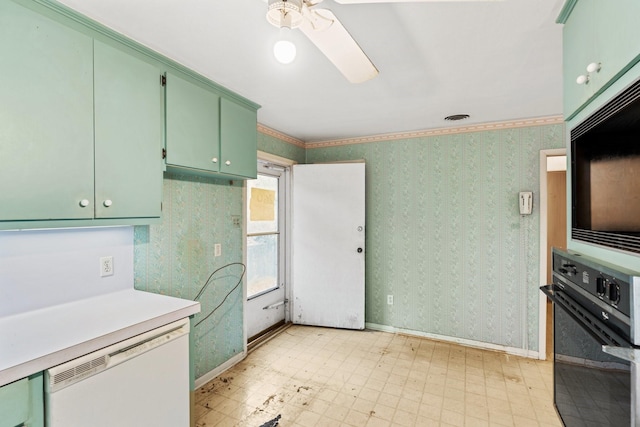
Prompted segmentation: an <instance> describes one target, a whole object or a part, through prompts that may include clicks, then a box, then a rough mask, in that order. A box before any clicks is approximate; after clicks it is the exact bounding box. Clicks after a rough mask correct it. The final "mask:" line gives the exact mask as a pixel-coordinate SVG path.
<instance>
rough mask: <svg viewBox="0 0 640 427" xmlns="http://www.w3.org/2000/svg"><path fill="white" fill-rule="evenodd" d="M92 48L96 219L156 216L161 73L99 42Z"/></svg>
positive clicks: (159, 196) (159, 199) (159, 185)
mask: <svg viewBox="0 0 640 427" xmlns="http://www.w3.org/2000/svg"><path fill="white" fill-rule="evenodd" d="M94 49H95V50H94V58H95V59H94V64H95V65H94V69H95V87H94V93H95V217H96V218H154V217H155V218H157V217H160V213H161V212H160V210H161V203H162V169H163V165H162V113H163V111H162V86H161V84H160V71H159V70H158V68H157V67H155V66H153V65H151V64H149V63H147V62H144V61H142V60H140V59H138V58H136V57H134V56H132V55H129V54H126V53H124V52H123V51H121V50H119V49H116V48H114V47H112V46H109V45H107V44H105V43H102V42H100V41H98V40H96V41H95V47H94Z"/></svg>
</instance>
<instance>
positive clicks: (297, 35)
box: [60, 0, 563, 142]
mask: <svg viewBox="0 0 640 427" xmlns="http://www.w3.org/2000/svg"><path fill="white" fill-rule="evenodd" d="M60 1H61V3H64V4H66V5H68V6H70V7H71V8H73V9H76V10H77V11H79V12H81V13H83V14H85V15H87V16H89V17H91V18H93V19H95V20H97V21H99V22H101V23H102V24H104V25H106V26H108V27H111V28H113V29H114V30H116V31H118V32H120V33H123V34H125V35H126V36H128V37H130V38H132V39H134V40H136V41H138V42H140V43H142V44H144V45H146V46H148V47H150V48H152V49H153V50H156V51H158V52H160V53H162V54H164V55H165V56H168V57H169V58H172V59H173V60H175V61H177V62H180V63H182V64H184V65H185V66H187V67H189V68H191V69H193V70H195V71H197V72H198V73H200V74H202V75H204V76H206V77H208V78H210V79H211V80H213V81H215V82H217V83H219V84H220V85H222V86H225V87H226V88H228V89H230V90H232V91H234V92H236V93H238V94H240V95H242V96H244V97H246V98H248V99H250V100H252V101H254V102H256V103H258V104H260V105H261V106H262V108H261V109H260V110H259V111H258V121H259V122H260V123H261V124H263V125H265V126H268V127H271V128H273V129H275V130H278V131H280V132H283V133H285V134H288V135H290V136H293V137H295V138H298V139H301V140H303V141H307V142H313V141H322V140H330V139H341V138H348V137H357V136H367V135H377V134H384V133H395V132H405V131H415V130H425V129H433V128H443V127H452V126H460V125H462V124H464V125H465V126H466V125H472V124H477V123H488V122H496V121H507V120H517V119H525V118H536V117H546V116H553V115H559V114H561V113H562V71H561V69H562V40H561V36H562V26H561V25H558V24H555V19H556V17H557V15H558V13H559V11H560V8H561V6H562V3H563V0H505V1H499V2H460V3H457V2H436V3H405V4H383V3H378V4H355V5H341V4H338V3H335V2H334V1H332V0H325V1H324V2H323V3H322V4H321V5H320V7H323V8H328V9H331V10H332V11H333V12H334V13H335V14H336V16H337V17H338V18H339V19H340V21H341V22H342V23H343V25H344V26H345V27H346V28H347V29H348V30H349V32H350V33H351V35H352V36H353V37H354V39H355V40H356V41H357V42H358V43H359V44H360V46H361V47H362V48H363V50H364V51H365V52H366V53H367V55H368V56H369V58H370V59H371V60H372V62H373V63H374V64H375V65H376V67H377V68H378V70H379V71H380V74H379V76H378V77H376V78H375V79H373V80H370V81H368V82H365V83H361V84H350V83H348V82H347V80H346V79H345V78H344V77H343V76H342V74H340V73H339V72H338V70H337V69H336V68H335V67H334V66H333V65H332V64H331V63H330V62H329V61H328V60H327V59H326V58H325V57H324V56H323V55H322V54H321V53H320V52H319V51H318V49H317V48H316V47H315V46H314V45H313V44H312V43H311V42H310V41H309V40H308V39H306V38H305V36H304V35H303V34H302V33H301V32H299V31H297V30H294V34H293V41H294V42H295V44H296V45H297V48H298V56H297V58H296V60H295V61H294V62H293V63H292V64H289V65H282V64H279V63H278V62H276V60H275V59H274V57H273V54H272V46H273V44H274V42H275V41H276V40H277V39H278V35H279V31H278V29H277V28H275V27H273V26H272V25H271V24H269V23H268V22H267V21H266V18H265V14H266V9H267V5H266V3H265V2H264V1H262V0H133V1H132V0H60ZM452 114H469V115H470V116H471V118H470V119H467V120H465V121H463V122H447V121H444V120H443V118H444V117H445V116H448V115H452Z"/></svg>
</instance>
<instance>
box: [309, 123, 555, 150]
mask: <svg viewBox="0 0 640 427" xmlns="http://www.w3.org/2000/svg"><path fill="white" fill-rule="evenodd" d="M562 123H564V118H563V116H549V117H539V118H533V119H523V120H511V121H505V122H493V123H483V124H477V125H472V126H461V127H454V128H438V129H427V130H420V131H413V132H399V133H389V134H381V135H372V136H364V137H357V138H346V139H334V140H327V141H316V142H307V143H305V145H304V146H305V147H306V148H325V147H336V146H340V145H351V144H366V143H369V142H381V141H395V140H399V139H410V138H423V137H428V136H439V135H455V134H460V133H471V132H485V131H491V130H502V129H516V128H522V127H531V126H545V125H552V124H562Z"/></svg>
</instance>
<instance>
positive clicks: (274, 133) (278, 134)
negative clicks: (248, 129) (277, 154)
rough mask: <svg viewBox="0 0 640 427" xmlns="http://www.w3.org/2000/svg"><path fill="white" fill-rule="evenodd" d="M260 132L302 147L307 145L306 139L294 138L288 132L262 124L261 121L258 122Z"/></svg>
mask: <svg viewBox="0 0 640 427" xmlns="http://www.w3.org/2000/svg"><path fill="white" fill-rule="evenodd" d="M258 132H260V133H263V134H265V135H269V136H273V137H274V138H278V139H280V140H282V141H284V142H287V143H289V144H292V145H295V146H296V147H301V148H306V147H307V145H306V144H305V142H304V141H302V140H300V139H297V138H294V137H292V136H289V135H287V134H284V133H282V132H280V131H277V130H275V129H272V128H270V127H268V126H265V125H262V124H260V123H258Z"/></svg>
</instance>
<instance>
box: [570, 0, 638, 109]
mask: <svg viewBox="0 0 640 427" xmlns="http://www.w3.org/2000/svg"><path fill="white" fill-rule="evenodd" d="M568 12H569V13H568ZM638 16H640V2H638V1H637V0H616V1H614V2H607V1H602V0H577V1H576V0H569V1H567V4H566V5H565V8H564V9H563V13H562V14H561V16H560V18H559V20H558V22H561V23H564V24H565V25H564V30H563V52H564V53H563V55H564V58H563V60H564V64H563V70H564V71H563V72H564V115H565V118H566V119H567V120H569V119H571V118H572V117H573V116H574V115H575V114H576V113H577V112H578V111H580V110H581V109H582V108H583V107H584V106H585V105H586V104H587V102H588V101H589V100H590V99H591V98H592V97H594V96H596V95H598V94H600V93H601V92H602V91H604V90H605V89H606V88H607V87H608V86H609V85H610V84H611V83H613V82H614V81H615V79H617V78H618V77H619V76H620V75H622V74H623V73H624V72H626V71H627V70H628V69H629V68H631V67H632V66H633V65H634V64H635V63H636V62H638V60H639V59H640V25H638V23H637V20H638ZM592 63H593V64H599V66H600V68H599V70H598V71H591V72H588V71H587V66H588V65H589V64H592ZM579 76H588V81H587V82H586V83H583V84H579V83H577V82H576V80H577V78H578V77H579Z"/></svg>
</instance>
